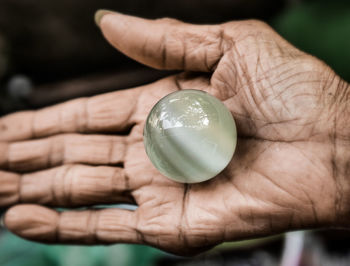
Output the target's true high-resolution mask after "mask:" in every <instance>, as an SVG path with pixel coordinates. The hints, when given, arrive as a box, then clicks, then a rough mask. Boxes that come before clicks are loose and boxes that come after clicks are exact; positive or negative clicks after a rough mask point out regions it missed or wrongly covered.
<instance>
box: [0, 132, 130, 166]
mask: <svg viewBox="0 0 350 266" xmlns="http://www.w3.org/2000/svg"><path fill="white" fill-rule="evenodd" d="M126 149H127V137H124V136H106V135H80V134H64V135H58V136H53V137H49V138H45V139H37V140H29V141H22V142H14V143H10V144H0V152H1V151H3V154H4V156H0V167H2V168H3V169H10V170H14V171H16V172H25V171H27V172H29V171H35V170H41V169H44V168H52V167H54V166H58V165H62V164H76V163H83V164H91V165H116V164H120V163H123V162H124V157H125V153H126ZM5 155H6V156H5Z"/></svg>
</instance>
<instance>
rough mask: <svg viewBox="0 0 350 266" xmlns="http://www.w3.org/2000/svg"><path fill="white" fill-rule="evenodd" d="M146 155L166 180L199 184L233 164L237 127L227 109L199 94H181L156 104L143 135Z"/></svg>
mask: <svg viewBox="0 0 350 266" xmlns="http://www.w3.org/2000/svg"><path fill="white" fill-rule="evenodd" d="M143 136H144V145H145V149H146V153H147V155H148V157H149V159H150V160H151V162H152V163H153V165H154V166H155V167H156V168H157V169H158V170H159V171H160V172H161V173H162V174H163V175H165V176H166V177H168V178H170V179H172V180H174V181H177V182H181V183H198V182H203V181H206V180H208V179H210V178H212V177H215V176H216V175H217V174H219V173H220V172H221V171H222V170H223V169H224V168H225V167H226V166H227V165H228V163H229V162H230V161H231V159H232V156H233V153H234V151H235V148H236V143H237V131H236V125H235V122H234V120H233V117H232V115H231V112H230V111H229V110H228V109H227V107H226V106H225V105H224V104H223V103H222V102H221V101H220V100H218V99H217V98H215V97H213V96H211V95H210V94H208V93H206V92H203V91H200V90H180V91H176V92H173V93H170V94H168V95H167V96H165V97H164V98H162V99H161V100H160V101H159V102H157V103H156V104H155V106H154V107H153V108H152V110H151V112H150V113H149V115H148V117H147V120H146V124H145V127H144V131H143Z"/></svg>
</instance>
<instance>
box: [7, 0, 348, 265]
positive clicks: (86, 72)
mask: <svg viewBox="0 0 350 266" xmlns="http://www.w3.org/2000/svg"><path fill="white" fill-rule="evenodd" d="M100 8H104V9H112V10H117V11H119V12H123V13H127V14H132V15H137V16H142V17H147V18H159V17H174V18H177V19H181V20H184V21H187V22H193V23H209V24H211V23H220V22H225V21H229V20H238V19H249V18H257V19H262V20H264V21H266V22H268V23H269V24H270V25H271V26H273V27H274V28H275V29H276V30H277V31H278V32H279V33H280V34H281V35H282V36H283V37H284V38H286V39H287V40H289V41H290V42H291V43H293V44H294V45H295V46H297V47H298V48H300V49H302V50H304V51H306V52H309V53H311V54H313V55H315V56H317V57H319V58H321V59H322V60H324V61H325V62H326V63H327V64H329V65H330V66H331V67H332V68H333V69H334V70H335V71H336V72H337V73H338V74H339V75H340V76H342V77H343V78H344V79H345V80H347V81H350V67H349V62H350V1H345V0H344V1H340V0H336V1H305V0H304V1H301V0H299V1H297V0H294V1H293V0H289V1H287V0H285V1H283V0H281V1H276V0H215V1H212V0H176V1H170V0H147V1H146V0H129V1H112V0H99V1H96V0H95V1H94V0H74V1H71V0H61V1H47V0H26V1H23V0H1V1H0V115H4V114H7V113H10V112H14V111H17V110H23V109H36V108H40V107H44V106H47V105H50V104H53V103H57V102H62V101H64V100H68V99H72V98H75V97H81V96H89V95H95V94H99V93H103V92H107V91H113V90H117V89H123V88H128V87H133V86H137V85H141V84H145V83H148V82H151V81H153V80H156V79H158V78H160V77H162V76H165V75H167V74H168V72H162V71H156V70H151V69H149V68H146V67H144V66H142V65H140V64H138V63H136V62H134V61H132V60H130V59H128V58H127V57H125V56H124V55H122V54H120V53H119V52H117V51H116V50H115V49H113V48H112V47H111V46H110V45H109V44H108V43H107V42H106V41H105V40H104V39H103V37H102V35H101V33H100V31H99V29H98V28H97V27H96V25H95V23H94V20H93V15H94V12H95V11H96V10H97V9H100ZM316 189H317V188H316ZM349 239H350V235H349V234H348V233H347V232H339V231H322V232H319V231H318V232H307V233H296V234H292V235H288V237H285V236H284V235H281V236H277V237H273V238H268V239H258V240H251V241H245V242H238V243H231V244H225V245H222V246H220V247H219V248H218V249H215V250H214V251H211V252H209V253H207V254H204V255H202V256H200V257H198V258H195V259H191V260H183V259H181V258H178V257H174V256H170V255H168V254H165V253H163V252H160V251H157V250H155V249H152V248H149V247H143V246H136V245H114V246H112V247H109V248H106V247H78V246H45V245H40V244H34V243H31V242H27V241H24V240H21V239H19V238H17V237H15V236H13V235H11V234H10V233H8V232H7V231H6V230H1V231H0V266H15V265H28V266H30V265H36V266H41V265H69V266H71V265H72V266H78V265H84V266H88V265H101V266H102V265H106V266H107V265H132V266H133V265H269V266H272V265H278V264H279V262H280V261H281V259H282V257H283V256H284V261H287V263H288V264H286V265H350V252H349V251H350V248H349V245H348V243H349ZM293 241H294V242H293ZM288 245H292V246H293V247H294V248H293V249H294V250H300V252H299V253H296V254H294V255H293V254H292V255H290V256H292V257H291V258H289V257H288V254H287V253H288V251H287V249H288V248H287V246H288ZM286 254H287V255H286ZM293 256H294V260H296V256H297V260H296V261H298V260H299V261H300V263H299V264H292V261H293ZM298 256H299V257H298ZM286 257H288V260H286V259H285V258H286Z"/></svg>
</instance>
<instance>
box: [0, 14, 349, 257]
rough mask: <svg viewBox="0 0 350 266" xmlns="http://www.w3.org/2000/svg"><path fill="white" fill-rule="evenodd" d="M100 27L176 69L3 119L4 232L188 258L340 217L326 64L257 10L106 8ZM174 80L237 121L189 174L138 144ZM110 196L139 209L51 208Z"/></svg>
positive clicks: (120, 44) (341, 156)
mask: <svg viewBox="0 0 350 266" xmlns="http://www.w3.org/2000/svg"><path fill="white" fill-rule="evenodd" d="M100 27H101V30H102V32H103V34H104V36H105V37H106V38H107V40H108V41H109V42H110V43H111V44H112V45H114V46H115V47H116V48H117V49H118V50H120V51H121V52H123V53H124V54H126V55H127V56H129V57H131V58H133V59H135V60H137V61H139V62H141V63H144V64H146V65H148V66H151V67H155V68H159V69H176V70H183V71H184V72H183V73H180V74H178V75H175V76H171V77H168V78H165V79H162V80H159V81H158V82H155V83H153V84H149V85H145V86H142V87H138V88H133V89H128V90H124V91H116V92H113V93H109V94H105V95H99V96H95V97H92V98H84V99H77V100H73V101H70V102H67V103H63V104H60V105H57V106H53V107H49V108H46V109H43V110H38V111H35V112H33V111H28V112H19V113H15V114H11V115H8V116H6V117H3V118H1V119H0V141H1V143H0V150H1V153H0V166H1V168H2V169H3V170H2V171H1V173H0V183H1V186H0V205H1V206H3V207H8V206H11V205H14V206H13V207H11V208H10V209H9V210H8V211H7V213H6V215H5V218H4V222H5V225H6V227H7V228H8V229H9V230H11V231H12V232H13V233H15V234H17V235H19V236H21V237H23V238H27V239H31V240H34V241H40V242H46V243H82V244H113V243H140V244H147V245H151V246H155V247H157V248H160V249H163V250H166V251H169V252H172V253H176V254H181V255H193V254H197V253H199V252H202V251H205V250H207V249H209V248H211V247H213V246H215V245H217V244H219V243H221V242H223V241H233V240H239V239H246V238H252V237H258V236H267V235H271V234H276V233H281V232H286V231H289V230H296V229H305V228H324V227H347V225H348V222H349V218H350V217H349V216H350V215H349V213H350V194H349V193H350V186H349V180H348V179H349V178H350V144H349V143H350V141H349V138H350V128H349V126H348V123H347V121H348V120H349V105H350V103H349V100H350V89H349V85H348V84H347V83H346V82H345V81H343V80H341V78H340V77H338V76H337V75H336V74H335V73H334V72H333V71H332V70H331V69H330V68H329V67H328V66H327V65H325V64H324V63H323V62H321V61H319V60H318V59H316V58H314V57H312V56H310V55H307V54H305V53H303V52H301V51H299V50H298V49H296V48H294V47H293V46H292V45H290V44H289V43H287V42H286V41H285V40H284V39H282V38H281V37H280V36H279V35H278V34H277V33H276V32H274V31H273V30H272V29H271V28H270V27H269V26H268V25H266V24H264V23H263V22H259V21H237V22H229V23H225V24H222V25H212V26H208V25H202V26H198V25H189V24H185V23H182V22H179V21H176V20H172V19H160V20H155V21H151V20H144V19H141V18H135V17H131V16H126V15H121V14H118V13H107V14H105V15H104V16H103V17H102V19H101V22H100ZM181 89H199V90H204V91H207V92H208V93H210V94H212V95H214V96H216V97H217V98H219V99H220V100H222V101H223V102H224V104H225V105H226V106H227V107H228V108H229V109H230V111H231V112H232V114H233V116H234V118H235V120H236V123H237V128H238V136H239V139H238V146H237V150H236V153H235V155H234V157H233V159H232V161H231V162H230V164H229V165H228V167H227V168H226V169H225V170H224V171H223V172H222V173H221V174H219V175H218V176H217V177H215V178H214V179H212V180H210V181H207V182H204V183H200V184H192V185H186V184H179V183H175V182H172V181H170V180H168V179H166V178H165V177H163V176H162V175H161V174H160V173H159V172H158V171H157V170H156V169H155V168H154V167H153V166H152V164H151V163H150V161H149V159H148V158H147V156H146V154H145V150H144V146H143V140H142V130H143V124H144V121H145V119H146V116H147V114H148V112H149V111H150V109H151V107H152V106H153V105H154V104H155V103H156V102H157V101H158V100H159V99H160V98H161V97H163V96H165V95H166V94H168V93H170V92H173V91H176V90H181ZM127 129H131V131H130V134H128V135H118V133H120V132H125V130H127ZM106 133H109V134H106ZM110 133H113V134H110ZM120 202H131V203H136V204H137V205H138V206H139V207H138V209H137V210H136V211H129V210H122V209H116V208H112V209H102V210H96V209H88V210H79V211H65V212H63V213H58V212H56V211H55V210H52V209H50V207H68V208H73V207H81V206H92V205H96V204H102V203H103V204H116V203H120Z"/></svg>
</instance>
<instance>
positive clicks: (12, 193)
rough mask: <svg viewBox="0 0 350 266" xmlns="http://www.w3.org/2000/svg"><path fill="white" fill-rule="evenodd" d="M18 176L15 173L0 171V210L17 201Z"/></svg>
mask: <svg viewBox="0 0 350 266" xmlns="http://www.w3.org/2000/svg"><path fill="white" fill-rule="evenodd" d="M19 183H20V176H19V175H18V174H15V173H9V172H5V171H0V184H1V185H0V208H4V207H7V206H10V205H13V204H15V203H17V202H18V201H19Z"/></svg>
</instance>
